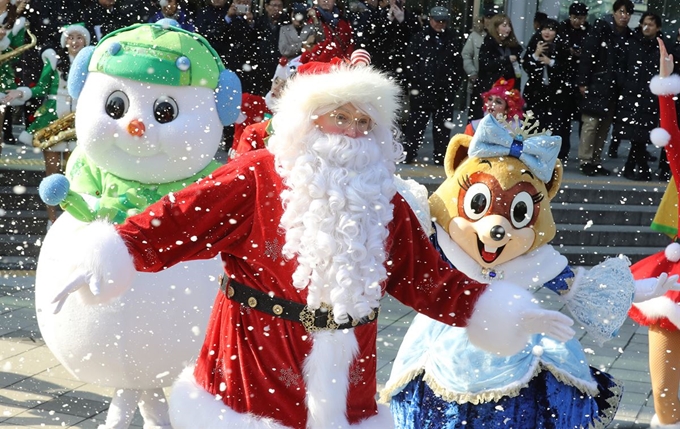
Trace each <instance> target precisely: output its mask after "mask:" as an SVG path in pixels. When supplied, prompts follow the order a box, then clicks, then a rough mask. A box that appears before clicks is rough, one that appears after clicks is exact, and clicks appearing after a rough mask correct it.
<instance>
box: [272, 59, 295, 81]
mask: <svg viewBox="0 0 680 429" xmlns="http://www.w3.org/2000/svg"><path fill="white" fill-rule="evenodd" d="M301 64H302V63H301V62H300V56H299V55H298V56H297V57H295V58H292V59H290V60H289V59H288V58H286V57H281V58H280V59H279V64H278V65H277V66H276V71H275V72H274V77H272V80H274V79H276V78H277V77H278V78H279V79H281V80H288V79H290V77H291V76H292V75H293V74H294V73H295V72H296V71H297V68H298V67H299V66H300V65H301Z"/></svg>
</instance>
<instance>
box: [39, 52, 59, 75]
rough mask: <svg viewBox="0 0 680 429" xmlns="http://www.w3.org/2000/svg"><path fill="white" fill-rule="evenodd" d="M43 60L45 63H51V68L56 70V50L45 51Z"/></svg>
mask: <svg viewBox="0 0 680 429" xmlns="http://www.w3.org/2000/svg"><path fill="white" fill-rule="evenodd" d="M41 57H42V60H43V62H44V63H49V65H50V67H52V70H56V68H57V53H56V52H55V51H54V49H52V48H49V49H45V50H44V51H43V53H42V55H41Z"/></svg>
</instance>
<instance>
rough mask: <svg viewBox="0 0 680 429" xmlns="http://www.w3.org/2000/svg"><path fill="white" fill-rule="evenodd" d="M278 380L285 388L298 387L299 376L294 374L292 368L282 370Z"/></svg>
mask: <svg viewBox="0 0 680 429" xmlns="http://www.w3.org/2000/svg"><path fill="white" fill-rule="evenodd" d="M279 380H281V381H283V384H285V385H286V387H290V386H295V387H300V374H296V373H295V371H293V368H287V369H282V370H281V377H279Z"/></svg>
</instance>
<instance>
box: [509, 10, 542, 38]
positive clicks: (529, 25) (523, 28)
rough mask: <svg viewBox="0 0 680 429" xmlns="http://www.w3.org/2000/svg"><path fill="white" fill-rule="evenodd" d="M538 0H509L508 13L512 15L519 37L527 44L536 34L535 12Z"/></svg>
mask: <svg viewBox="0 0 680 429" xmlns="http://www.w3.org/2000/svg"><path fill="white" fill-rule="evenodd" d="M537 7H538V0H508V2H507V6H506V14H507V15H508V16H509V17H510V21H511V22H512V28H513V29H514V30H515V35H516V36H517V39H518V40H519V41H520V42H521V43H522V45H524V46H526V44H527V42H529V39H531V36H532V35H533V34H534V14H535V13H536V8H537Z"/></svg>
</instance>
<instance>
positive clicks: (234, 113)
mask: <svg viewBox="0 0 680 429" xmlns="http://www.w3.org/2000/svg"><path fill="white" fill-rule="evenodd" d="M174 24H176V23H175V22H174V21H171V20H167V21H159V22H158V23H155V24H138V25H134V26H131V27H127V28H123V29H121V30H118V31H116V32H113V33H111V34H110V35H109V36H107V37H106V38H104V39H103V40H102V41H101V42H100V43H99V44H98V45H97V47H96V48H86V49H83V51H81V53H80V54H79V55H78V57H76V59H75V61H74V62H73V65H72V69H71V72H70V73H69V82H68V85H69V93H70V94H71V96H72V97H74V98H78V107H77V109H76V134H77V136H78V145H79V146H80V147H81V149H82V150H83V151H84V152H85V154H86V155H87V156H88V157H89V158H90V159H91V160H92V161H94V163H96V164H97V165H98V166H99V167H101V168H102V169H104V170H107V171H109V172H110V173H113V174H115V175H117V176H120V177H122V178H125V179H129V180H137V181H139V182H142V183H165V182H170V181H175V180H180V179H183V178H186V177H190V176H193V175H194V174H196V173H198V172H199V171H201V170H202V169H203V168H205V167H206V166H207V165H208V163H209V162H210V161H211V160H212V159H213V157H214V155H215V152H216V151H217V149H218V147H219V144H220V141H221V137H222V129H223V127H224V126H225V125H229V124H231V123H232V122H233V121H234V120H235V119H236V118H237V117H238V104H239V102H240V100H241V88H240V82H239V80H238V78H237V77H236V75H235V74H234V73H233V72H231V71H229V70H226V69H225V68H224V65H223V64H222V61H221V60H220V57H219V56H218V55H217V53H216V52H215V51H214V50H213V49H212V48H211V47H210V45H209V44H208V42H207V41H206V40H205V39H204V38H203V37H201V36H200V35H198V34H194V33H191V32H188V31H184V30H182V29H180V28H179V27H176V26H175V25H174Z"/></svg>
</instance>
